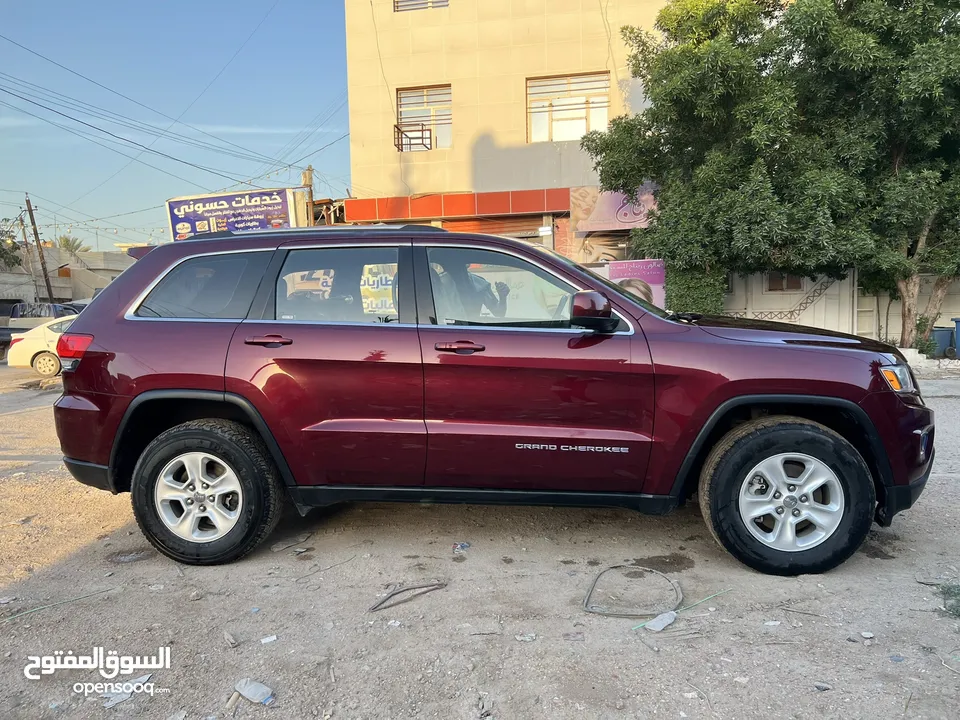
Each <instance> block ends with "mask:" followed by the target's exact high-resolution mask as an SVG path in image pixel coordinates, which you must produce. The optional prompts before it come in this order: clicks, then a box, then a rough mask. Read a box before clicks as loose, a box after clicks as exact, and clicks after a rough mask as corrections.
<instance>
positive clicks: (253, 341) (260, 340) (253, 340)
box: [243, 335, 293, 347]
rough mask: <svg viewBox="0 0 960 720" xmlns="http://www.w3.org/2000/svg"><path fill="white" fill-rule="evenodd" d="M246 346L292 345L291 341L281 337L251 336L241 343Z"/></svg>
mask: <svg viewBox="0 0 960 720" xmlns="http://www.w3.org/2000/svg"><path fill="white" fill-rule="evenodd" d="M243 342H244V344H246V345H265V346H267V347H270V346H271V345H293V340H291V339H290V338H286V337H283V335H251V336H250V337H248V338H247V339H246V340H244V341H243Z"/></svg>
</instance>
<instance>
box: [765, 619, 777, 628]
mask: <svg viewBox="0 0 960 720" xmlns="http://www.w3.org/2000/svg"><path fill="white" fill-rule="evenodd" d="M779 624H780V621H779V620H767V621H766V622H765V623H764V625H766V626H767V627H776V626H777V625H779Z"/></svg>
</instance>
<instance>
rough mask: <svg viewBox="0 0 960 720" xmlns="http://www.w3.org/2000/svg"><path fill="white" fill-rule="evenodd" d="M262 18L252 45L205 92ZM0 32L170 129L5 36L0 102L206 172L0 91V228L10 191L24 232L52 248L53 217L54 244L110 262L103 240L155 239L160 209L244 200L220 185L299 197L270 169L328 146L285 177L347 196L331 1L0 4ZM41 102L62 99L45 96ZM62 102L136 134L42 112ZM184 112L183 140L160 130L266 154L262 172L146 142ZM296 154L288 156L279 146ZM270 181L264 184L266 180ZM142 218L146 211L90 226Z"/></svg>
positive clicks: (12, 101) (335, 3)
mask: <svg viewBox="0 0 960 720" xmlns="http://www.w3.org/2000/svg"><path fill="white" fill-rule="evenodd" d="M274 2H276V5H274ZM271 8H272V9H271ZM268 13H269V14H268ZM264 18H266V19H264ZM54 19H55V21H54ZM261 21H262V25H260V27H259V29H258V30H257V31H256V33H255V34H254V35H253V37H252V38H250V40H249V41H248V42H247V43H246V45H245V46H244V47H243V49H242V50H241V51H240V53H239V54H238V55H237V56H236V57H235V58H234V59H233V60H232V62H230V64H229V65H228V66H227V67H226V69H225V70H223V73H222V74H221V75H220V77H218V78H217V79H216V80H215V81H214V82H213V84H212V85H211V86H210V87H209V88H208V89H207V90H206V91H205V92H204V88H205V87H206V86H207V85H208V84H209V83H210V82H211V81H212V80H214V78H215V77H216V75H217V73H218V72H220V71H221V69H223V68H224V66H225V65H227V63H228V61H230V58H231V57H232V56H233V55H234V53H236V52H237V50H238V49H239V48H240V47H241V45H243V43H244V41H245V40H246V39H247V37H248V36H249V35H250V34H251V32H253V31H254V28H256V27H257V26H258V25H259V24H260V23H261ZM0 34H2V35H5V36H6V37H8V38H10V39H12V40H14V41H16V42H18V43H20V44H22V45H24V46H26V47H28V48H30V49H31V50H34V51H36V52H38V53H41V54H43V55H46V56H47V57H49V58H51V59H52V60H56V61H57V62H58V63H61V64H62V65H64V66H66V67H68V68H70V69H72V70H74V71H76V72H78V73H82V74H83V75H86V76H87V77H89V78H91V79H93V80H95V81H97V82H99V83H101V84H102V85H105V86H107V87H108V88H111V89H113V90H116V91H117V92H119V93H122V94H124V95H127V96H129V97H130V98H132V99H133V100H136V101H138V102H140V103H142V104H143V105H146V106H148V107H149V108H152V109H155V110H158V111H160V112H161V113H163V115H167V116H169V118H166V117H164V116H163V115H161V114H157V113H155V112H151V110H148V109H146V108H144V107H139V106H137V105H136V104H134V103H132V102H129V101H127V100H125V99H123V98H121V97H118V96H116V95H114V94H111V93H110V92H108V91H106V90H103V89H101V88H99V87H97V86H96V85H93V84H91V83H89V82H87V81H85V80H83V79H81V78H79V77H76V76H75V75H72V74H70V73H69V72H67V71H65V70H63V69H61V68H58V67H56V66H55V65H53V64H50V63H48V62H46V61H44V60H42V59H40V58H38V57H36V56H34V55H31V54H30V53H28V52H26V51H24V50H22V49H20V48H18V47H17V46H15V45H13V44H11V43H9V42H7V41H6V40H3V39H0V89H6V90H8V91H11V92H14V93H16V94H18V95H21V96H22V97H23V98H27V99H29V100H33V101H34V102H38V103H42V104H43V105H46V106H47V107H48V108H51V109H52V110H56V111H59V112H62V113H65V114H68V115H71V116H72V117H74V118H77V119H79V120H83V121H84V122H88V123H90V124H92V125H96V126H99V127H100V128H103V129H105V130H108V131H109V132H112V133H114V134H116V135H119V136H122V137H124V138H128V139H129V140H133V141H134V142H137V143H140V144H142V145H150V146H151V149H152V150H155V151H158V152H161V153H166V154H168V155H171V156H174V157H175V158H178V159H180V160H185V161H188V162H191V163H194V164H196V165H201V166H205V167H208V168H211V169H214V170H216V171H217V173H220V175H218V174H215V173H211V172H207V171H205V170H200V169H196V168H194V167H190V166H188V165H184V164H182V163H180V162H176V161H175V160H172V159H168V158H165V157H160V156H158V155H155V154H153V153H151V152H144V153H143V154H142V155H140V153H141V150H140V149H139V148H137V147H135V146H131V145H127V146H124V145H125V143H123V142H122V141H117V140H116V139H115V138H111V137H110V136H107V135H103V134H101V133H99V132H98V131H96V130H94V129H92V128H90V127H88V126H84V125H81V124H78V123H76V122H74V121H73V120H69V119H67V118H64V117H63V116H59V115H56V114H55V113H54V112H53V111H52V110H48V109H44V108H41V107H38V106H37V105H33V104H31V103H30V102H28V101H27V100H24V99H21V98H18V97H14V96H12V95H10V94H8V93H6V92H2V91H0V218H3V217H13V216H16V215H17V214H18V212H19V207H21V206H22V205H23V192H22V191H24V190H26V191H29V192H30V193H31V199H32V200H33V202H34V203H35V204H36V205H37V207H38V208H39V214H38V218H37V221H38V223H39V224H40V225H41V233H42V236H43V237H44V238H45V239H52V238H53V237H54V235H55V228H54V220H55V218H56V222H57V223H59V226H60V227H59V230H60V232H61V233H63V232H66V231H68V230H71V232H72V234H74V235H77V236H78V237H82V238H83V239H84V240H85V241H86V242H87V243H88V244H90V245H92V246H93V245H97V244H98V245H99V248H100V249H103V250H109V249H113V243H114V242H123V241H137V242H144V241H147V239H148V238H150V237H152V239H153V240H154V241H158V240H167V239H168V238H169V233H168V231H167V230H166V219H165V215H164V211H163V209H161V208H160V206H161V205H162V204H163V202H164V201H165V200H166V199H168V198H171V197H176V196H178V195H189V194H194V193H203V192H206V191H216V190H220V189H223V188H226V187H228V186H232V187H237V188H240V187H249V185H248V186H242V185H237V184H236V183H235V182H233V181H234V180H250V179H252V178H254V177H255V176H261V177H258V178H257V179H253V180H252V182H253V183H255V184H256V185H259V186H261V187H283V186H286V185H290V184H294V185H298V184H299V178H300V169H299V167H292V168H290V167H287V168H284V167H283V166H285V165H288V164H290V163H293V162H295V161H297V160H299V159H300V158H302V157H303V156H305V155H308V154H309V153H311V152H313V151H316V150H318V149H319V148H321V147H322V146H324V145H326V144H327V143H333V144H332V145H330V147H328V148H326V149H324V150H323V151H322V152H319V153H317V154H314V155H312V156H311V157H309V158H307V159H306V160H303V161H302V162H301V163H299V165H306V164H307V163H312V164H313V166H314V168H315V169H316V170H317V171H318V172H317V175H316V178H315V183H314V189H315V193H316V194H317V196H318V197H323V196H326V197H329V196H331V195H332V196H335V197H342V196H343V195H344V194H345V189H346V188H347V187H349V172H350V165H349V138H343V139H340V138H342V136H343V135H344V134H346V133H347V132H348V131H349V127H348V123H347V109H346V102H345V101H346V50H345V39H344V18H343V2H342V0H263V1H262V2H256V3H255V2H251V1H250V0H239V1H237V0H234V1H233V2H227V1H226V0H204V1H203V2H196V1H195V0H193V1H190V2H188V1H185V0H167V1H166V2H162V3H160V2H130V0H124V1H123V2H120V1H119V0H100V1H98V2H96V3H78V2H75V1H74V0H49V1H48V2H43V3H18V4H9V3H8V4H7V5H6V7H5V8H4V22H3V23H2V25H0ZM23 82H26V83H32V84H33V85H34V86H40V88H42V89H40V88H37V87H33V86H29V85H26V86H25V85H23V84H22V83H23ZM50 91H54V92H56V93H60V94H61V95H65V96H69V97H70V98H72V99H71V100H67V99H64V98H63V97H57V96H52V95H51V94H50ZM201 92H202V93H203V94H202V96H201ZM198 96H200V98H199V100H196V102H195V103H194V104H193V105H192V107H190V108H189V110H187V108H188V106H190V105H191V103H192V102H194V100H195V99H196V98H197V97H198ZM74 100H80V101H83V102H84V103H89V104H90V105H93V106H96V107H97V108H98V110H95V111H93V112H102V111H109V112H111V113H117V114H119V115H123V116H125V117H126V118H129V119H130V120H132V121H135V122H136V123H143V124H146V125H148V126H149V127H147V128H144V127H142V126H138V127H134V128H130V127H124V126H122V125H120V124H116V123H113V122H109V121H108V120H106V119H104V118H102V117H95V116H93V115H91V114H89V108H87V109H86V110H87V111H88V112H83V113H82V112H81V111H80V110H78V109H77V108H76V107H75V106H74V107H63V106H62V105H54V104H53V103H54V102H59V103H63V104H67V105H72V104H73V103H74ZM3 103H7V104H9V105H13V106H16V107H18V108H22V109H23V110H26V111H28V112H30V113H33V114H34V115H38V116H41V117H42V118H46V119H48V120H52V121H53V122H56V123H58V124H60V125H64V126H67V127H69V128H71V129H72V130H74V131H76V132H80V133H83V134H88V135H90V136H92V137H94V138H95V139H96V140H97V141H98V142H100V143H102V144H104V145H107V146H109V147H112V148H115V149H116V150H119V151H121V152H123V153H124V154H126V155H129V156H131V157H134V156H137V155H140V160H141V161H143V162H146V163H149V164H150V165H154V166H156V167H157V168H160V169H162V170H165V171H167V172H169V173H172V174H174V175H178V176H179V177H180V178H181V179H177V178H174V177H170V176H169V175H166V174H164V173H163V172H160V171H158V170H156V169H152V168H149V167H146V166H145V165H142V164H140V163H139V162H132V163H131V161H130V160H129V159H128V158H126V157H122V156H121V155H119V154H117V153H116V152H113V151H111V150H109V149H105V148H103V147H99V146H97V145H95V144H94V143H93V142H90V141H89V140H87V139H84V138H81V137H77V136H76V135H72V134H70V133H68V132H67V131H65V130H62V129H60V128H57V127H54V126H52V125H50V124H48V123H46V122H44V121H43V120H41V119H38V118H36V117H31V116H29V115H26V114H24V113H22V112H19V111H18V110H14V109H11V108H9V107H7V106H5V105H4V104H3ZM185 110H186V113H185V114H184V115H183V117H182V118H181V122H182V123H186V124H188V125H190V126H192V128H191V127H187V125H184V124H177V125H174V126H173V127H171V128H170V132H171V133H177V134H179V135H181V136H184V138H182V139H187V140H192V141H196V142H203V143H211V144H214V145H217V146H220V147H225V148H226V150H227V151H228V152H230V153H238V154H241V155H247V156H249V155H255V156H258V157H259V156H265V157H266V158H268V159H269V162H268V161H267V160H263V159H262V158H261V159H253V158H250V157H236V156H231V155H227V154H223V153H221V152H214V151H211V150H209V149H207V148H197V147H195V146H191V145H189V144H184V143H183V142H181V141H180V140H179V139H178V140H175V139H172V138H166V137H164V138H159V139H158V138H157V137H156V135H155V134H151V132H150V128H153V129H154V132H161V131H165V130H166V129H167V127H168V126H170V125H171V122H172V120H171V119H170V118H177V117H179V116H180V115H181V113H183V112H184V111H185ZM321 121H322V122H321ZM124 122H127V121H124ZM203 133H208V135H204V134H203ZM210 135H213V136H215V138H216V139H214V138H213V137H210ZM301 141H302V142H301ZM334 141H336V142H334ZM118 142H119V143H120V144H118ZM297 142H299V143H300V144H299V146H298V147H296V148H293V147H292V145H293V144H295V143H297ZM151 143H153V144H152V145H151ZM228 143H232V144H233V145H229V144H228ZM237 146H239V147H237ZM128 164H129V165H128ZM124 166H127V167H124ZM121 168H123V169H122V171H121V172H119V173H118V171H120V170H121ZM270 170H273V173H272V174H271V175H270V176H269V177H267V176H264V173H266V172H267V171H270ZM115 173H118V174H116V175H115V176H114V174H115ZM111 176H114V177H112V178H111ZM223 176H227V177H223ZM108 179H109V180H108ZM104 181H106V182H104ZM101 183H104V184H102V185H101ZM98 185H99V186H100V187H97V186H98ZM11 191H13V192H11ZM61 205H66V207H59V206H61ZM151 206H157V209H153V210H149V211H147V212H142V213H137V214H131V215H124V216H122V217H116V218H107V219H102V220H91V218H106V217H107V216H112V215H117V214H119V213H127V212H129V211H134V210H141V209H144V208H150V207H151ZM81 220H83V221H84V222H80V221H81ZM96 228H100V230H99V231H97V230H96ZM114 230H116V233H115V232H114Z"/></svg>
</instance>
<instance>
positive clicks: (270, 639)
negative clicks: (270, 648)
mask: <svg viewBox="0 0 960 720" xmlns="http://www.w3.org/2000/svg"><path fill="white" fill-rule="evenodd" d="M276 641H277V636H276V635H267V636H266V637H262V638H260V644H261V645H266V644H267V643H272V642H276Z"/></svg>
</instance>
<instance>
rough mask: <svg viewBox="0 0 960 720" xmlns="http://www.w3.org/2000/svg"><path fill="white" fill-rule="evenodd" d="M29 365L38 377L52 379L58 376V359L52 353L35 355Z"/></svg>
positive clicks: (59, 368)
mask: <svg viewBox="0 0 960 720" xmlns="http://www.w3.org/2000/svg"><path fill="white" fill-rule="evenodd" d="M30 364H31V365H32V366H33V371H34V372H35V373H36V374H37V375H39V376H40V377H45V378H52V377H56V376H57V375H59V374H60V370H61V367H60V358H58V357H57V356H56V355H54V354H53V353H52V352H42V353H37V354H36V355H34V357H33V361H32V362H31V363H30Z"/></svg>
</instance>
